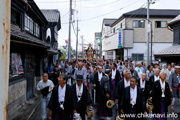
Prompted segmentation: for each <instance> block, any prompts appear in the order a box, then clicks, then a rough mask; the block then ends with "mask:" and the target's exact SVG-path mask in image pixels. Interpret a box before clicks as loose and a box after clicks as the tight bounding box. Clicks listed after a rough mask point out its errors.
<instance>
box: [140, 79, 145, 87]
mask: <svg viewBox="0 0 180 120" xmlns="http://www.w3.org/2000/svg"><path fill="white" fill-rule="evenodd" d="M145 83H146V80H144V82H142V79H141V80H140V86H141V88H145Z"/></svg>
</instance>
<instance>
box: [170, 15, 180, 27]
mask: <svg viewBox="0 0 180 120" xmlns="http://www.w3.org/2000/svg"><path fill="white" fill-rule="evenodd" d="M178 21H180V15H178V16H177V17H175V18H174V19H172V20H171V21H169V22H168V25H170V24H174V23H176V22H178Z"/></svg>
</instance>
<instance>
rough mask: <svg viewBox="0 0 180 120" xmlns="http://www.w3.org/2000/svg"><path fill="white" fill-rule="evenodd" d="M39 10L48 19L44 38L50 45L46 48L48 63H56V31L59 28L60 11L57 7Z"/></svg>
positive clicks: (57, 52)
mask: <svg viewBox="0 0 180 120" xmlns="http://www.w3.org/2000/svg"><path fill="white" fill-rule="evenodd" d="M41 11H42V13H43V15H44V16H45V17H46V19H47V20H48V26H47V32H46V38H47V42H48V43H49V44H50V45H51V48H50V49H49V50H48V58H47V59H48V63H57V61H58V58H59V54H60V53H59V51H58V31H59V30H60V29H61V19H60V12H59V10H57V9H50V10H48V9H42V10H41Z"/></svg>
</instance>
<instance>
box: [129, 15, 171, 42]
mask: <svg viewBox="0 0 180 120" xmlns="http://www.w3.org/2000/svg"><path fill="white" fill-rule="evenodd" d="M134 20H143V19H142V18H126V28H130V29H132V28H133V21H134ZM170 20H172V19H170V18H151V19H150V21H151V22H152V32H153V42H169V43H170V42H171V43H172V42H173V32H172V31H170V30H168V29H167V28H156V27H155V22H156V21H167V22H168V21H170ZM133 29H134V42H146V41H147V39H146V29H147V24H146V22H145V27H144V28H133Z"/></svg>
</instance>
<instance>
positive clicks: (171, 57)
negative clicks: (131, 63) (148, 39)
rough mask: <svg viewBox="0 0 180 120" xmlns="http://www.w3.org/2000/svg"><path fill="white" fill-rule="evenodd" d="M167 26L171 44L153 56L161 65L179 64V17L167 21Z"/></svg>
mask: <svg viewBox="0 0 180 120" xmlns="http://www.w3.org/2000/svg"><path fill="white" fill-rule="evenodd" d="M167 25H168V29H169V31H171V32H172V33H173V44H172V46H170V47H167V48H165V49H163V50H161V51H159V52H158V53H157V54H155V58H156V59H157V60H159V61H161V63H166V64H170V63H171V62H175V63H176V64H180V15H178V16H177V17H176V18H174V19H172V20H171V21H169V22H168V23H167Z"/></svg>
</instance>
